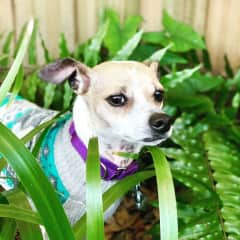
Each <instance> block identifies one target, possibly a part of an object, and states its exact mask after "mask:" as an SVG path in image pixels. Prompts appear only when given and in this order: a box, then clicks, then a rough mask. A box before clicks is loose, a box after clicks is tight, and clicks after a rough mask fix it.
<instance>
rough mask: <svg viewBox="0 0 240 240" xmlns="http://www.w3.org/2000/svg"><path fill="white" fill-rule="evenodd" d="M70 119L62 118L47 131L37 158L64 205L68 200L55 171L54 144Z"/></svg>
mask: <svg viewBox="0 0 240 240" xmlns="http://www.w3.org/2000/svg"><path fill="white" fill-rule="evenodd" d="M70 117H71V114H67V115H65V116H63V117H62V118H60V119H59V120H58V121H57V123H56V124H55V125H54V126H53V127H51V128H50V129H49V130H48V132H47V134H46V136H45V137H44V140H43V142H42V145H41V150H40V156H39V159H40V164H41V166H42V169H43V170H44V172H45V175H46V176H47V177H48V178H49V180H50V182H51V183H52V184H53V186H54V187H55V189H56V191H57V194H58V196H59V198H60V201H61V202H62V203H64V202H65V201H66V200H67V199H68V197H69V192H68V191H67V189H66V188H65V186H64V185H63V183H62V181H61V179H60V177H59V175H58V172H57V169H56V165H55V161H54V142H55V139H56V136H57V133H58V132H59V130H60V129H61V128H62V127H63V126H64V123H65V122H66V121H67V120H69V119H70Z"/></svg>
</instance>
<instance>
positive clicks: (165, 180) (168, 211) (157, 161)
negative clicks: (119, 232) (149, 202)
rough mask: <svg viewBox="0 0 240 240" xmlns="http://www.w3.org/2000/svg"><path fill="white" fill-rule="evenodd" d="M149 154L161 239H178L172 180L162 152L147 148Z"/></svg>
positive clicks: (155, 148)
mask: <svg viewBox="0 0 240 240" xmlns="http://www.w3.org/2000/svg"><path fill="white" fill-rule="evenodd" d="M147 149H148V151H149V152H150V153H151V155H152V158H153V163H154V168H155V172H156V178H157V188H158V203H159V212H160V235H161V239H166V240H177V239H178V221H177V204H176V197H175V191H174V185H173V179H172V175H171V171H170V168H169V165H168V162H167V160H166V158H165V156H164V154H163V152H162V151H161V150H160V149H159V148H157V147H147Z"/></svg>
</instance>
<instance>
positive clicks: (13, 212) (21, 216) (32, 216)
mask: <svg viewBox="0 0 240 240" xmlns="http://www.w3.org/2000/svg"><path fill="white" fill-rule="evenodd" d="M0 217H5V218H11V219H15V220H18V221H23V222H28V223H33V224H42V221H41V218H40V217H39V215H38V214H37V213H36V212H34V211H32V210H28V209H26V208H20V207H17V206H14V205H9V204H0Z"/></svg>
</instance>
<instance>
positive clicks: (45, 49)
mask: <svg viewBox="0 0 240 240" xmlns="http://www.w3.org/2000/svg"><path fill="white" fill-rule="evenodd" d="M39 36H40V40H41V46H42V49H43V53H44V58H45V61H46V63H50V62H51V61H52V57H51V56H50V54H49V51H48V49H47V47H46V44H45V42H44V39H43V37H42V35H41V34H40V35H39Z"/></svg>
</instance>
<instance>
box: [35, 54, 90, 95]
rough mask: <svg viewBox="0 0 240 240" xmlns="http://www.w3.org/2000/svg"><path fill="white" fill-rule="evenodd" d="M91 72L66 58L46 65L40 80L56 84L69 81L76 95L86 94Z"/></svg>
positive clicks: (40, 73) (40, 74)
mask: <svg viewBox="0 0 240 240" xmlns="http://www.w3.org/2000/svg"><path fill="white" fill-rule="evenodd" d="M89 72H90V69H89V68H88V67H87V66H86V65H84V64H83V63H80V62H77V61H75V60H74V59H72V58H65V59H60V60H57V61H56V62H54V63H50V64H48V65H46V66H45V67H44V68H43V69H41V70H40V71H39V78H41V79H42V80H44V81H47V82H51V83H55V84H60V83H62V82H64V81H65V80H68V81H69V84H70V86H71V88H72V89H73V91H74V92H75V93H77V94H84V93H86V92H87V90H88V88H89V85H90V77H89Z"/></svg>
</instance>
